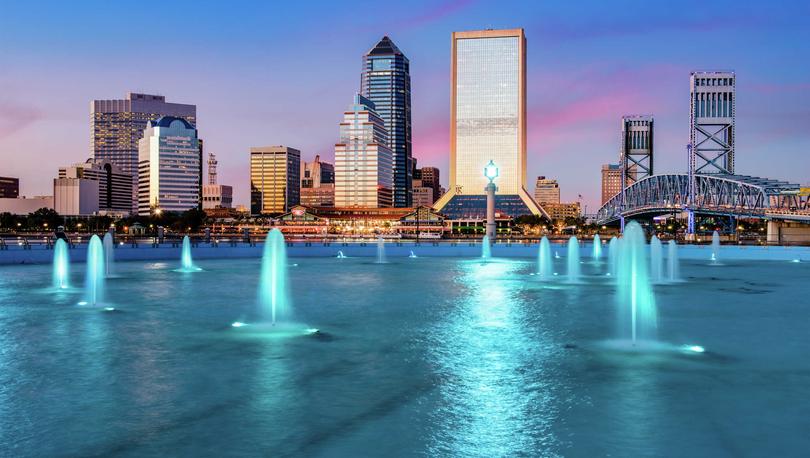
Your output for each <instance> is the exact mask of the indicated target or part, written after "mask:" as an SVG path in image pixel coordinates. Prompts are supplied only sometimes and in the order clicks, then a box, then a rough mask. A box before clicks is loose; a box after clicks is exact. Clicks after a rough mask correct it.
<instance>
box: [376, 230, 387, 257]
mask: <svg viewBox="0 0 810 458" xmlns="http://www.w3.org/2000/svg"><path fill="white" fill-rule="evenodd" d="M386 262H388V261H387V260H386V257H385V239H384V238H383V237H382V236H379V237H377V264H385V263H386Z"/></svg>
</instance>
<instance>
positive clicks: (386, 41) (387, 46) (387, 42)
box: [367, 35, 404, 56]
mask: <svg viewBox="0 0 810 458" xmlns="http://www.w3.org/2000/svg"><path fill="white" fill-rule="evenodd" d="M367 54H368V55H369V56H386V55H395V56H404V54H403V53H402V51H400V50H399V48H397V45H395V44H394V42H393V41H391V39H390V38H388V35H386V36H384V37H382V39H380V41H379V42H377V44H376V45H374V47H373V48H371V49H370V50H369V52H368V53H367Z"/></svg>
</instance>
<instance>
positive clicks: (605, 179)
mask: <svg viewBox="0 0 810 458" xmlns="http://www.w3.org/2000/svg"><path fill="white" fill-rule="evenodd" d="M622 189H623V187H622V169H621V166H620V165H619V164H604V165H602V205H604V204H605V202H607V201H608V200H610V199H611V198H612V197H613V196H615V195H616V194H618V193H620V192H621V191H622Z"/></svg>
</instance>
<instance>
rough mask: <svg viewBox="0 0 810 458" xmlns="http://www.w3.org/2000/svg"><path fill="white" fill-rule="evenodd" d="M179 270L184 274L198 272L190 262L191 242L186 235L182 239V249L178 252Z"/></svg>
mask: <svg viewBox="0 0 810 458" xmlns="http://www.w3.org/2000/svg"><path fill="white" fill-rule="evenodd" d="M180 269H181V270H183V271H184V272H191V271H195V270H199V269H197V268H196V267H194V262H193V261H192V260H191V240H190V239H189V238H188V236H187V235H186V236H184V237H183V249H182V250H181V251H180Z"/></svg>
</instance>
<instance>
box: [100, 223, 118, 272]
mask: <svg viewBox="0 0 810 458" xmlns="http://www.w3.org/2000/svg"><path fill="white" fill-rule="evenodd" d="M103 245H104V273H105V275H106V276H107V278H110V277H112V276H113V275H114V274H115V259H114V256H115V255H114V254H113V237H112V234H111V233H109V232H107V233H106V234H104V241H103Z"/></svg>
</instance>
